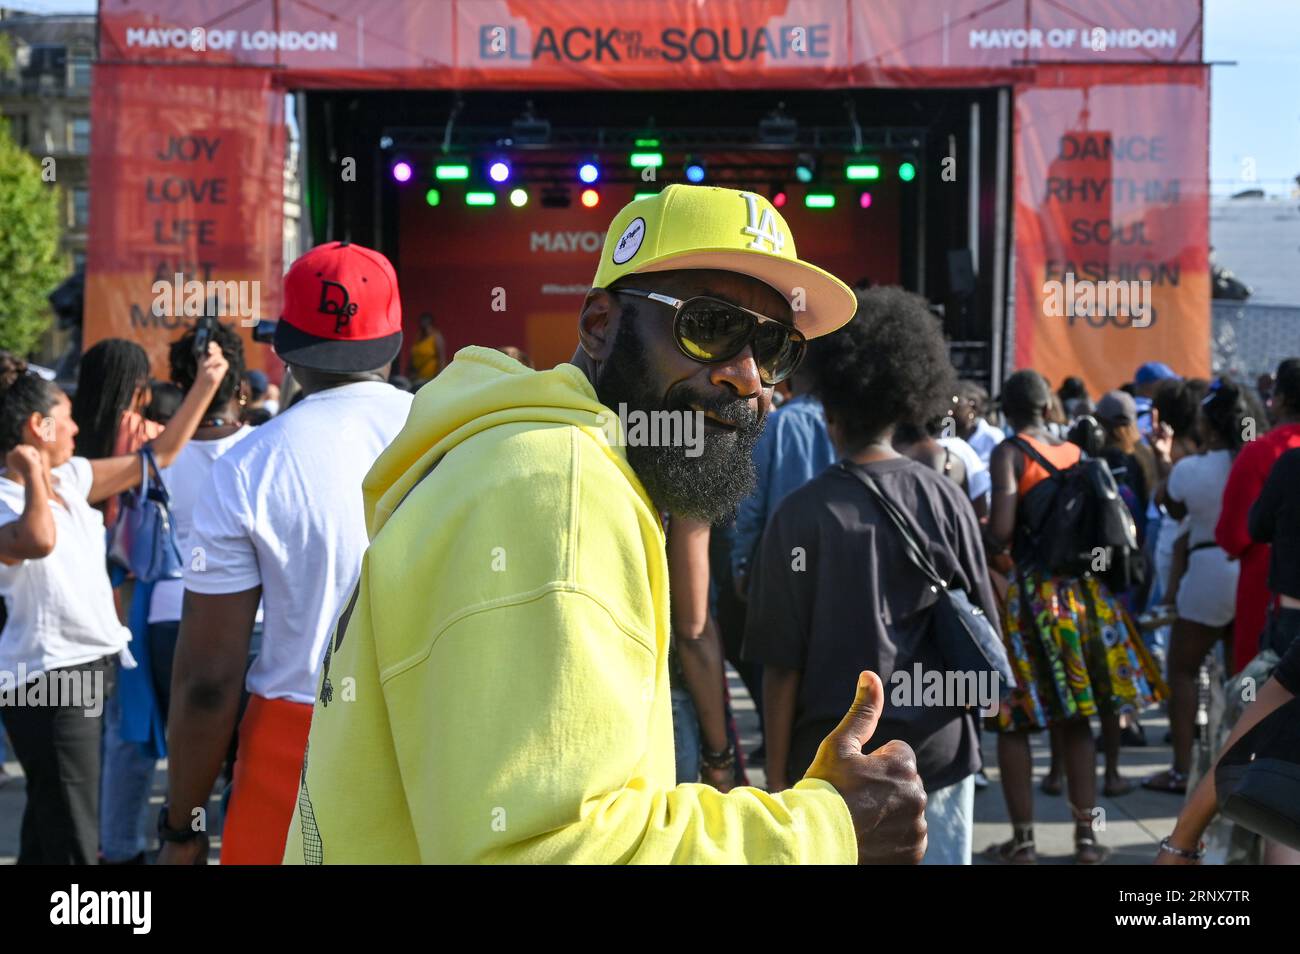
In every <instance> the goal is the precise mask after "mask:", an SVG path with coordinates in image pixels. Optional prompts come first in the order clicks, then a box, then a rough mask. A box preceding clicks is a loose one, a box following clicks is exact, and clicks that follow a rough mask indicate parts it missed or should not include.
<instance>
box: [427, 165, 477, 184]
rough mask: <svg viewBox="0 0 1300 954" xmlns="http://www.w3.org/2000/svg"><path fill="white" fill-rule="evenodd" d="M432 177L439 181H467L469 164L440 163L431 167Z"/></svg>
mask: <svg viewBox="0 0 1300 954" xmlns="http://www.w3.org/2000/svg"><path fill="white" fill-rule="evenodd" d="M433 177H434V178H435V179H437V180H439V181H446V180H448V179H468V178H469V164H468V163H464V162H440V163H438V164H437V165H436V166H434V167H433Z"/></svg>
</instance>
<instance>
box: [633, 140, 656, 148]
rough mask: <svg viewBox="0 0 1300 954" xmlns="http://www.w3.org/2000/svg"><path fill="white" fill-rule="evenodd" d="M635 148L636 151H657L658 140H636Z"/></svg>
mask: <svg viewBox="0 0 1300 954" xmlns="http://www.w3.org/2000/svg"><path fill="white" fill-rule="evenodd" d="M636 147H637V148H638V149H658V148H659V140H658V139H638V140H637V141H636Z"/></svg>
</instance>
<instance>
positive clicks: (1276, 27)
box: [0, 0, 1300, 195]
mask: <svg viewBox="0 0 1300 954" xmlns="http://www.w3.org/2000/svg"><path fill="white" fill-rule="evenodd" d="M1076 2H1079V3H1080V5H1081V7H1085V6H1086V4H1087V0H1076ZM1204 4H1205V29H1204V33H1205V48H1204V56H1205V60H1206V61H1207V62H1211V63H1213V62H1224V61H1235V62H1236V64H1237V65H1236V66H1226V65H1225V66H1215V67H1214V68H1213V70H1212V71H1211V75H1210V84H1211V85H1210V89H1211V93H1210V96H1211V99H1210V191H1211V193H1213V194H1215V195H1230V194H1231V193H1233V192H1236V191H1238V190H1240V189H1249V188H1261V189H1264V190H1265V191H1266V192H1269V193H1271V194H1277V195H1287V194H1289V193H1290V192H1291V190H1292V189H1293V188H1294V187H1295V177H1296V176H1297V175H1300V0H1204ZM0 6H5V7H10V8H15V9H23V10H30V11H32V12H37V13H93V12H94V11H95V3H94V0H0Z"/></svg>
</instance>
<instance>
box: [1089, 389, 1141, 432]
mask: <svg viewBox="0 0 1300 954" xmlns="http://www.w3.org/2000/svg"><path fill="white" fill-rule="evenodd" d="M1137 416H1138V410H1137V402H1136V401H1134V400H1133V396H1132V395H1131V394H1129V393H1128V392H1126V391H1107V392H1106V393H1105V394H1104V395H1102V398H1101V400H1100V401H1098V402H1097V410H1096V411H1094V412H1093V417H1095V418H1097V420H1099V421H1104V422H1105V423H1107V424H1122V423H1129V424H1136V423H1137Z"/></svg>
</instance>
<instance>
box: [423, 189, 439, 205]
mask: <svg viewBox="0 0 1300 954" xmlns="http://www.w3.org/2000/svg"><path fill="white" fill-rule="evenodd" d="M424 201H425V202H427V203H429V205H437V204H438V203H439V202H441V201H442V193H441V192H439V191H438V190H437V189H430V190H429V191H428V192H426V193H425V194H424Z"/></svg>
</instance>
